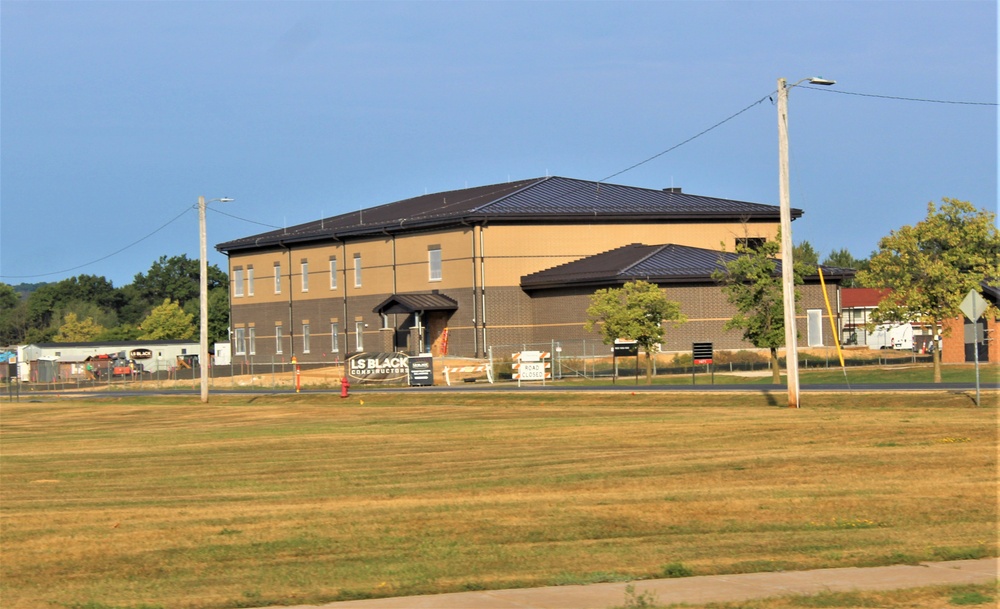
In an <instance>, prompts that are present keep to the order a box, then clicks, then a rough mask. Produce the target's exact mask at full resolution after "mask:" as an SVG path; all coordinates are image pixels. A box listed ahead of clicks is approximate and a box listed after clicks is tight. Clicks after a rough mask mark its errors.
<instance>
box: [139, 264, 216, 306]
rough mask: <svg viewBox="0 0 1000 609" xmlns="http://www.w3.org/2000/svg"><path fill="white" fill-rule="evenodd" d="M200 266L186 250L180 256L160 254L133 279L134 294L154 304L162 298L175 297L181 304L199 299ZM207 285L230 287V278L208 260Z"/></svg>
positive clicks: (184, 304)
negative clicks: (146, 269)
mask: <svg viewBox="0 0 1000 609" xmlns="http://www.w3.org/2000/svg"><path fill="white" fill-rule="evenodd" d="M200 277H201V269H200V263H199V261H198V260H192V259H190V258H188V257H187V255H185V254H181V255H180V256H171V257H169V258H168V257H166V256H160V258H159V259H158V260H157V261H156V262H154V263H153V265H152V266H151V267H150V268H149V271H148V272H146V273H145V274H143V273H139V274H137V275H136V276H135V278H134V279H133V281H132V287H133V288H134V290H135V297H138V298H140V299H142V300H144V301H145V302H147V303H149V304H151V305H155V304H156V303H159V302H161V301H162V300H163V299H164V298H169V299H171V300H174V301H177V303H178V304H180V306H181V307H184V306H186V305H187V304H188V303H189V302H192V301H194V302H198V299H199V297H200V292H201V289H200V281H201V279H200ZM207 279H208V289H209V290H210V291H211V290H214V289H216V288H225V289H227V290H228V289H229V278H228V277H227V276H226V274H225V273H223V272H222V271H221V270H219V267H217V266H215V265H214V264H211V265H209V266H208V278H207Z"/></svg>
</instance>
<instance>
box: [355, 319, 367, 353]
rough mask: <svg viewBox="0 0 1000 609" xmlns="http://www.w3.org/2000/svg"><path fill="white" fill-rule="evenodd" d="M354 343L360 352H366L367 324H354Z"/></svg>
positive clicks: (361, 322)
mask: <svg viewBox="0 0 1000 609" xmlns="http://www.w3.org/2000/svg"><path fill="white" fill-rule="evenodd" d="M354 343H355V346H356V347H357V348H358V351H364V350H365V322H363V321H359V322H357V323H355V324H354Z"/></svg>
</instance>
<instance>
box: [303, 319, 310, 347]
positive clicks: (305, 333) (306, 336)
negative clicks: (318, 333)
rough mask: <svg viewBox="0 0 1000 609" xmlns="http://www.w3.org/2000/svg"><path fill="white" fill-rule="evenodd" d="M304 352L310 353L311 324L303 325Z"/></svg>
mask: <svg viewBox="0 0 1000 609" xmlns="http://www.w3.org/2000/svg"><path fill="white" fill-rule="evenodd" d="M302 352H303V353H309V324H302Z"/></svg>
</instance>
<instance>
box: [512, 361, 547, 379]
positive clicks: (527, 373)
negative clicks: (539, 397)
mask: <svg viewBox="0 0 1000 609" xmlns="http://www.w3.org/2000/svg"><path fill="white" fill-rule="evenodd" d="M518 370H519V371H520V373H521V380H522V381H544V380H545V363H544V362H521V366H520V368H519V369H518Z"/></svg>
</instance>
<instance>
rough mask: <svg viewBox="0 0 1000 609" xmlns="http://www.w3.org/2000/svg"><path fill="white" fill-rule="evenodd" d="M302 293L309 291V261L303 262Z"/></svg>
mask: <svg viewBox="0 0 1000 609" xmlns="http://www.w3.org/2000/svg"><path fill="white" fill-rule="evenodd" d="M302 291H303V292H308V291H309V261H308V260H303V261H302Z"/></svg>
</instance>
